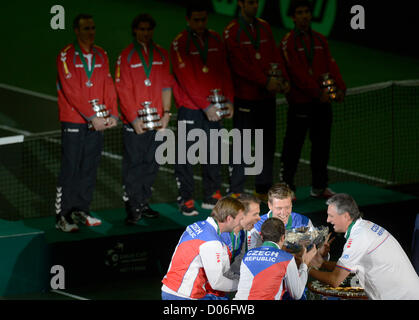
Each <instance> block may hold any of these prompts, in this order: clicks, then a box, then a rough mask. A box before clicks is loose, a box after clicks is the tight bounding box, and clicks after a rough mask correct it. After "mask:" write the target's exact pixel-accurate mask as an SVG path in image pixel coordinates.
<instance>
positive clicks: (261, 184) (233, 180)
mask: <svg viewBox="0 0 419 320" xmlns="http://www.w3.org/2000/svg"><path fill="white" fill-rule="evenodd" d="M233 126H234V128H237V129H239V130H240V131H241V132H242V137H243V131H242V130H243V129H252V136H254V130H255V129H263V169H262V172H261V173H260V174H259V175H257V176H255V190H256V192H258V193H267V192H268V190H269V188H270V187H271V186H272V182H273V163H274V156H275V147H276V100H275V98H271V99H266V100H257V101H250V100H243V99H238V98H235V99H234V115H233ZM231 163H232V162H231ZM245 167H246V164H245V163H244V161H243V156H242V161H241V163H240V164H231V165H230V190H229V191H230V192H233V193H243V190H244V184H245V182H246V176H245V171H244V169H245Z"/></svg>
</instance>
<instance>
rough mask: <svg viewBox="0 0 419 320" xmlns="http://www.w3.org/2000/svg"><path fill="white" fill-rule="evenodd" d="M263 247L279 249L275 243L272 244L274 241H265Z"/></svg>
mask: <svg viewBox="0 0 419 320" xmlns="http://www.w3.org/2000/svg"><path fill="white" fill-rule="evenodd" d="M262 247H272V248H275V249H278V245H277V244H276V243H275V242H272V241H265V242H264V243H263V244H262Z"/></svg>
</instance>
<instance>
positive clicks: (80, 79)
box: [56, 44, 118, 123]
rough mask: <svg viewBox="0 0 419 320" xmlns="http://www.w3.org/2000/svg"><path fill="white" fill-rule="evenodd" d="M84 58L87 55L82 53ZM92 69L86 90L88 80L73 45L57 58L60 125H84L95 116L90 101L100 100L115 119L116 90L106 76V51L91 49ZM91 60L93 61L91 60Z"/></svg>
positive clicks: (107, 68)
mask: <svg viewBox="0 0 419 320" xmlns="http://www.w3.org/2000/svg"><path fill="white" fill-rule="evenodd" d="M82 52H83V54H84V55H86V54H88V53H87V52H85V51H83V49H82ZM91 53H92V54H93V55H94V56H95V67H94V71H93V73H92V75H91V78H90V81H91V83H92V84H93V85H92V86H90V87H89V86H87V85H86V83H87V82H88V80H89V79H88V78H87V75H86V72H85V70H84V67H83V63H82V61H81V59H80V57H79V54H78V52H76V50H75V48H74V44H69V45H67V46H65V47H64V48H63V49H62V50H61V51H60V53H59V54H58V56H57V61H56V64H57V70H58V75H57V91H58V109H59V119H60V121H61V122H73V123H87V122H88V121H89V120H91V119H92V118H93V117H95V116H96V113H95V112H94V111H93V109H92V105H91V104H90V103H89V101H90V100H93V99H99V104H105V106H106V108H107V110H108V111H109V113H110V115H111V116H113V117H115V118H118V107H117V97H116V91H115V86H114V83H113V80H112V76H111V74H110V73H109V60H108V55H107V53H106V51H105V50H103V49H102V48H101V47H99V46H97V45H94V46H93V48H92V51H91ZM92 59H93V58H92Z"/></svg>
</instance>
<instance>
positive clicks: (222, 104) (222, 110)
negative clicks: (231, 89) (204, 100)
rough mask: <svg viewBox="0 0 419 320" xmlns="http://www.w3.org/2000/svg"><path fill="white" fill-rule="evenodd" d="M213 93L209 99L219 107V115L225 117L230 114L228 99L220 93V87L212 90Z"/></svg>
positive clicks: (213, 104)
mask: <svg viewBox="0 0 419 320" xmlns="http://www.w3.org/2000/svg"><path fill="white" fill-rule="evenodd" d="M210 91H211V93H212V95H210V96H209V97H208V101H209V102H211V105H212V106H214V107H216V108H217V112H216V113H217V115H218V116H219V117H220V118H225V117H228V116H229V115H230V109H229V108H228V107H227V99H226V98H225V97H224V96H223V95H222V94H220V89H212V90H210Z"/></svg>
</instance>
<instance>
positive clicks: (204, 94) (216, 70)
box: [170, 1, 233, 216]
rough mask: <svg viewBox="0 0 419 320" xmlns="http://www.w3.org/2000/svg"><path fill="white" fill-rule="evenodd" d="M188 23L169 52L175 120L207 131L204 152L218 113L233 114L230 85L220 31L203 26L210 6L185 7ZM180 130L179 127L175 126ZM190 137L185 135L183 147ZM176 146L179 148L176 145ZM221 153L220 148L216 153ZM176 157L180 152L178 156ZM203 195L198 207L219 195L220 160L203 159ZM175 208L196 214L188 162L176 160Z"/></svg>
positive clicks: (218, 123) (218, 125)
mask: <svg viewBox="0 0 419 320" xmlns="http://www.w3.org/2000/svg"><path fill="white" fill-rule="evenodd" d="M186 19H187V22H188V26H187V28H186V29H185V30H184V31H182V32H181V33H179V34H178V35H177V36H176V37H175V39H174V40H173V42H172V45H171V49H170V57H171V60H172V68H173V73H174V76H175V78H176V84H175V87H174V90H173V93H174V97H175V102H176V105H177V107H178V124H179V128H181V126H180V124H182V125H184V126H185V127H186V128H185V130H186V136H187V135H188V133H189V132H190V131H191V130H193V129H198V128H199V129H200V130H203V131H204V132H205V135H206V138H205V139H207V149H206V154H207V155H209V154H210V152H211V150H210V141H209V138H210V130H211V129H216V130H220V129H221V127H222V125H221V121H220V120H221V119H222V118H223V117H227V118H230V117H232V116H233V105H232V101H233V86H232V82H231V76H230V71H229V68H228V65H227V59H226V53H225V49H224V44H223V41H222V39H221V37H220V36H219V35H218V34H217V33H216V32H215V31H212V30H208V29H207V22H208V10H207V8H206V7H205V5H203V4H202V3H200V2H198V1H196V2H194V4H191V5H189V6H188V8H187V12H186ZM178 131H180V130H178ZM193 143H194V141H185V144H186V150H188V149H189V148H190V146H191V145H192V144H193ZM177 152H179V149H177ZM218 154H219V155H220V152H219V153H218ZM176 158H177V159H179V157H178V156H177V157H176ZM201 167H202V172H203V189H204V195H203V196H204V197H203V198H204V199H203V202H202V208H204V209H212V208H213V207H214V206H215V204H216V203H217V201H218V200H219V199H220V198H221V194H220V187H221V173H220V170H221V165H220V161H218V163H215V164H210V163H205V164H204V163H202V164H201ZM175 176H176V180H177V183H178V189H179V197H178V204H179V209H180V211H181V212H182V214H183V215H186V216H194V215H198V211H197V209H196V207H195V201H194V194H193V193H194V179H193V167H192V164H190V163H188V162H186V163H181V161H179V160H178V163H176V165H175Z"/></svg>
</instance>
